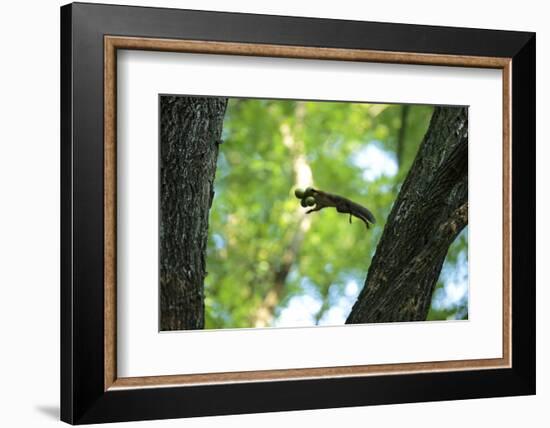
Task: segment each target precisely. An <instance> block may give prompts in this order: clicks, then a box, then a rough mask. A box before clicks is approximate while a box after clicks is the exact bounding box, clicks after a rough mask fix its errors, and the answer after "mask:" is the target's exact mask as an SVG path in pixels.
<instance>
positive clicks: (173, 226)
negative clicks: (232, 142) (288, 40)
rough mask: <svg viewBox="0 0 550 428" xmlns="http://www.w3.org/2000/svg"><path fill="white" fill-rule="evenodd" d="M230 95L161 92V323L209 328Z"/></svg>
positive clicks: (164, 327)
mask: <svg viewBox="0 0 550 428" xmlns="http://www.w3.org/2000/svg"><path fill="white" fill-rule="evenodd" d="M226 105H227V99H225V98H200V97H174V96H162V97H161V98H160V125H161V129H160V164H161V165H160V213H159V216H160V232H159V233H160V240H159V241H160V242H159V246H160V248H159V253H160V254H159V265H160V269H159V270H160V272H159V274H160V313H161V317H160V328H161V330H187V329H202V328H204V285H203V283H204V277H205V275H206V269H205V255H206V244H207V238H208V213H209V210H210V207H211V205H212V198H213V196H214V187H213V183H214V175H215V173H216V161H217V158H218V146H219V143H220V137H221V131H222V125H223V118H224V114H225V108H226Z"/></svg>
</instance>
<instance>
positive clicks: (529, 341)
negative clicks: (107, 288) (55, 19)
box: [61, 3, 536, 424]
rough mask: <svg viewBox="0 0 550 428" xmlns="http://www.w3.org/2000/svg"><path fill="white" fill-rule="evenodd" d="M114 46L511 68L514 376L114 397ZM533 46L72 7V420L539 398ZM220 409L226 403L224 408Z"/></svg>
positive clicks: (500, 372) (429, 32)
mask: <svg viewBox="0 0 550 428" xmlns="http://www.w3.org/2000/svg"><path fill="white" fill-rule="evenodd" d="M105 35H118V36H133V37H149V38H164V39H187V40H208V41H221V42H235V43H252V44H254V43H255V44H257V43H262V44H271V45H291V46H308V47H322V48H336V49H338V48H346V49H362V50H365V49H368V50H373V51H394V52H395V51H397V52H409V53H417V54H439V55H467V56H490V57H501V58H511V59H512V141H513V142H514V141H515V142H516V143H515V144H514V143H512V167H513V171H514V175H513V178H512V206H513V207H515V208H513V214H512V242H513V248H512V265H513V271H512V319H513V324H512V367H511V368H508V369H494V370H468V371H460V372H438V373H435V372H433V373H422V374H418V373H417V374H399V375H391V376H387V375H386V376H370V377H348V378H328V379H326V378H325V379H309V380H293V381H269V382H255V383H242V384H221V385H206V386H205V385H203V386H192V387H191V386H185V387H166V388H142V389H132V390H108V391H107V392H105V391H104V348H103V346H104V319H103V310H104V300H103V299H104V294H103V279H104V270H103V269H104V259H103V244H104V235H103V234H104V223H103V221H104V212H103V208H104V205H103V202H104V201H103V190H104V188H103V186H104V181H103V172H104V164H103V161H104V158H103V124H104V122H103V119H104V117H103V114H104V106H103V83H104V82H103V48H104V44H103V43H104V36H105ZM535 95H536V94H535V35H534V34H533V33H524V32H508V31H491V30H478V29H462V28H446V27H431V26H416V25H405V24H385V23H369V22H357V21H341V20H327V19H311V18H295V17H281V16H267V15H249V14H233V13H220V12H201V11H186V10H177V9H158V8H142V7H128V6H107V5H97V4H81V3H77V4H71V5H67V6H63V7H62V8H61V419H62V420H63V421H66V422H69V423H74V424H77V423H78V424H81V423H94V422H114V421H129V420H143V419H163V418H175V417H185V416H202V415H221V414H229V413H252V412H267V411H280V410H300V409H313V408H326V407H344V406H360V405H369V404H390V403H403V402H418V401H438V400H450V399H465V398H478V397H496V396H509V395H527V394H534V393H535ZM211 403H216V404H215V406H212V405H211Z"/></svg>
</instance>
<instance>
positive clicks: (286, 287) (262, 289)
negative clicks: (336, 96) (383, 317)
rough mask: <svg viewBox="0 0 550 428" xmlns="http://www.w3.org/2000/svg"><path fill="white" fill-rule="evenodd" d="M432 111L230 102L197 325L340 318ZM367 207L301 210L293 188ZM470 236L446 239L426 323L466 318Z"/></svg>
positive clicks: (278, 323)
mask: <svg viewBox="0 0 550 428" xmlns="http://www.w3.org/2000/svg"><path fill="white" fill-rule="evenodd" d="M432 112H433V107H431V106H419V105H418V106H417V105H410V106H408V105H383V104H364V103H345V102H300V101H287V100H256V99H230V101H229V104H228V108H227V112H226V117H225V121H224V129H223V143H222V145H221V146H220V154H219V158H218V168H217V172H216V179H215V196H214V200H213V204H212V209H211V211H210V227H209V240H208V250H207V272H208V274H207V277H206V281H205V304H206V328H242V327H270V326H279V327H283V326H285V327H292V326H310V325H335V324H343V323H344V322H345V320H346V318H347V316H348V314H349V312H350V310H351V307H352V305H353V303H354V302H355V300H356V298H357V295H358V293H359V291H360V289H361V288H362V286H363V284H364V281H365V278H366V274H367V271H368V268H369V265H370V260H371V258H372V256H373V254H374V252H375V250H376V245H377V242H378V240H379V238H380V236H381V234H382V231H383V228H384V225H385V221H386V218H387V216H388V214H389V212H390V210H391V207H392V203H393V201H394V200H395V198H396V196H397V193H398V192H399V188H400V186H401V183H402V182H403V180H404V178H405V177H406V175H407V172H408V170H409V168H410V166H411V164H412V162H413V160H414V157H415V155H416V152H417V150H418V147H419V145H420V143H421V141H422V138H423V136H424V134H425V132H426V129H427V127H428V124H429V121H430V118H431V115H432ZM307 186H312V187H315V188H318V189H321V190H324V191H327V192H331V193H336V194H340V195H342V196H345V197H347V198H349V199H351V200H353V201H356V202H358V203H360V204H362V205H364V206H366V207H368V208H369V209H370V210H371V211H372V212H373V213H374V215H375V216H376V219H377V224H376V225H375V226H374V227H373V228H371V229H370V230H367V229H366V228H365V225H364V223H362V222H361V221H359V220H357V219H354V221H353V223H352V224H350V223H349V219H348V216H347V215H342V214H338V213H337V212H336V210H334V209H325V210H323V211H321V212H317V213H313V214H311V215H305V209H304V208H302V207H301V206H300V204H299V200H298V199H296V198H295V197H294V194H293V191H294V189H295V188H296V187H302V188H305V187H307ZM467 248H468V234H467V230H465V231H463V233H462V234H461V235H460V236H459V237H458V238H457V239H456V240H455V242H454V243H453V244H452V246H451V248H450V250H449V254H448V256H447V259H446V261H445V265H444V267H443V270H442V273H441V277H440V280H439V282H438V285H437V288H436V291H435V293H434V296H433V301H432V305H431V309H430V312H429V316H428V319H429V320H444V319H466V318H467V317H468V288H467V283H468V260H467Z"/></svg>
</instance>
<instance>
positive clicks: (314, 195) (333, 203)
mask: <svg viewBox="0 0 550 428" xmlns="http://www.w3.org/2000/svg"><path fill="white" fill-rule="evenodd" d="M294 194H295V195H296V197H297V198H298V199H301V200H302V201H301V204H302V206H303V207H304V208H305V207H307V206H312V207H313V208H311V209H309V210H307V211H306V214H310V213H312V212H315V211H320V210H322V209H323V208H327V207H334V208H336V211H338V212H339V213H344V214H349V222H350V223H351V216H355V217H357V218H359V219H361V220H362V221H364V222H365V225H366V226H367V229H369V228H370V225H369V224H375V223H376V219H375V218H374V215H373V214H372V212H370V211H369V210H368V209H367V208H365V207H364V206H362V205H360V204H358V203H356V202H353V201H351V200H349V199H348V198H345V197H343V196H339V195H335V194H333V193H328V192H323V191H321V190H318V189H314V188H313V187H308V188H307V189H306V190H302V189H296V190H295V191H294Z"/></svg>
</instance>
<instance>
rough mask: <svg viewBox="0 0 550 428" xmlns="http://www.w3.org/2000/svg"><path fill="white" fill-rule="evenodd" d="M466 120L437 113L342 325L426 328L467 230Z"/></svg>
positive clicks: (449, 110) (457, 113)
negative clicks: (443, 275)
mask: <svg viewBox="0 0 550 428" xmlns="http://www.w3.org/2000/svg"><path fill="white" fill-rule="evenodd" d="M467 201H468V115H467V110H466V108H456V107H437V108H435V110H434V114H433V116H432V119H431V122H430V126H429V128H428V131H427V133H426V135H425V137H424V140H423V142H422V145H421V147H420V149H419V151H418V154H417V156H416V158H415V160H414V163H413V165H412V166H411V169H410V171H409V173H408V175H407V178H406V179H405V182H404V183H403V186H402V187H401V191H400V192H399V195H398V197H397V199H396V201H395V203H394V206H393V208H392V211H391V213H390V215H389V217H388V220H387V222H386V226H385V228H384V232H383V233H382V237H381V238H380V241H379V243H378V246H377V249H376V253H375V255H374V257H373V259H372V262H371V266H370V268H369V272H368V275H367V279H366V281H365V286H364V287H363V289H362V290H361V293H360V294H359V297H358V299H357V301H356V302H355V305H354V306H353V308H352V311H351V313H350V315H349V317H348V319H347V321H346V322H347V323H348V324H350V323H351V324H354V323H369V322H393V321H420V320H425V319H426V316H427V314H428V310H429V308H430V304H431V298H432V294H433V291H434V288H435V284H436V283H437V280H438V278H439V274H440V272H441V267H442V265H443V262H444V260H445V257H446V255H447V251H448V249H449V246H450V244H451V243H452V242H453V240H454V239H455V238H456V236H457V235H458V234H459V233H460V231H461V230H462V229H463V228H464V227H465V225H466V224H467V207H468V205H467Z"/></svg>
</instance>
